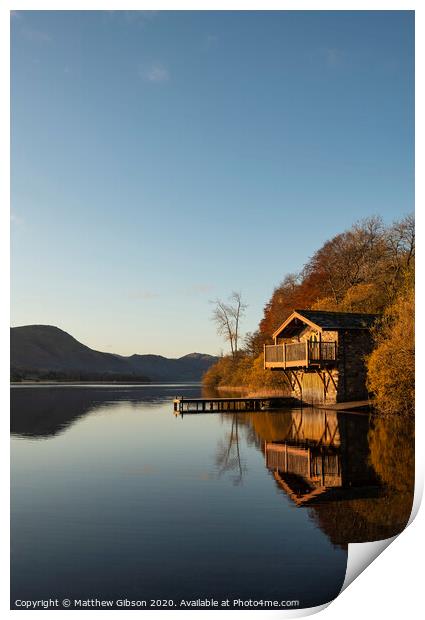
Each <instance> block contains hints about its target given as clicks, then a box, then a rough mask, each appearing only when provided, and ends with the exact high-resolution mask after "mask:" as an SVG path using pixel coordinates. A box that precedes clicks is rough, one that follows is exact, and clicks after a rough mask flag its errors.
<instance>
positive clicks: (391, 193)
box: [11, 11, 414, 357]
mask: <svg viewBox="0 0 425 620" xmlns="http://www.w3.org/2000/svg"><path fill="white" fill-rule="evenodd" d="M11 29H12V38H11V61H12V64H11V72H12V73H11V93H12V97H11V112H12V122H11V135H12V151H11V165H12V175H11V195H12V200H11V228H12V325H25V324H32V323H44V324H52V325H57V326H58V327H61V328H62V329H65V330H66V331H68V332H70V333H71V334H72V335H73V336H75V337H76V338H77V339H79V340H80V341H82V342H84V343H85V344H87V345H89V346H91V347H93V348H96V349H99V350H103V351H114V352H117V353H121V354H124V355H127V354H132V353H136V352H137V353H160V354H163V355H167V356H171V357H174V356H180V355H184V354H185V353H189V352H191V351H202V352H208V353H217V352H219V351H220V349H221V348H224V349H225V345H224V343H222V341H221V339H220V338H219V337H218V336H217V335H216V333H215V328H214V324H213V323H212V321H211V319H210V317H211V311H212V307H211V304H210V303H209V300H211V299H214V298H216V297H223V298H224V297H226V296H227V295H228V294H230V293H231V291H232V290H238V291H241V292H242V293H243V296H244V298H245V300H246V302H247V303H248V304H249V308H248V310H247V314H246V318H245V320H244V325H243V327H244V330H245V331H252V330H254V329H255V328H256V326H257V324H258V321H259V320H260V318H261V315H262V309H263V306H264V304H265V302H266V301H267V300H268V299H269V298H270V295H271V294H272V291H273V288H274V287H275V286H276V285H277V284H278V283H279V282H280V281H281V280H282V279H283V277H284V275H285V274H286V273H289V272H293V271H298V270H299V269H300V268H301V267H302V265H303V264H304V263H305V261H306V260H307V259H308V258H309V256H311V255H312V254H313V253H314V251H315V250H316V249H318V248H319V247H320V246H321V244H322V243H323V242H324V241H325V240H326V239H328V238H330V237H332V236H333V235H335V234H337V233H339V232H342V230H344V229H345V228H347V227H349V226H351V224H352V223H353V222H354V221H356V220H357V219H360V218H362V217H367V216H369V215H373V214H379V215H382V217H383V218H384V220H385V221H386V222H391V221H392V220H394V219H397V218H400V217H402V216H403V215H404V214H406V213H408V212H411V211H412V210H413V200H414V194H413V192H414V185H413V183H414V177H413V174H414V169H413V166H414V161H413V154H414V153H413V140H414V108H413V106H414V83H413V80H414V58H413V49H414V17H413V12H407V11H404V12H403V11H401V12H383V11H381V12H379V11H376V12H372V11H371V12H366V11H358V12H352V11H342V12H333V11H329V12H325V11H323V12H311V11H299V12H297V11H292V12H209V11H205V12H183V11H182V12H143V11H140V12H129V11H112V12H108V11H97V12H96V11H94V12H90V11H87V12H79V11H57V12H55V11H28V12H16V13H14V14H13V15H12V17H11Z"/></svg>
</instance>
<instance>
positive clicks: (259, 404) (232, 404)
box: [173, 396, 299, 413]
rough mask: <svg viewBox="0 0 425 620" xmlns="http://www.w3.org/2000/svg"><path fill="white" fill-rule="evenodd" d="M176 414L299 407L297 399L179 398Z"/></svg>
mask: <svg viewBox="0 0 425 620" xmlns="http://www.w3.org/2000/svg"><path fill="white" fill-rule="evenodd" d="M173 404H174V411H175V413H217V412H222V411H224V412H233V411H268V410H269V409H279V408H281V407H290V406H292V407H293V406H294V405H299V401H297V400H296V399H295V398H288V397H266V396H265V397H263V398H261V397H260V398H246V397H245V398H243V397H241V398H184V397H183V396H178V397H176V398H175V399H174V401H173Z"/></svg>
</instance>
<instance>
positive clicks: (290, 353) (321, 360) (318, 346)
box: [264, 341, 337, 368]
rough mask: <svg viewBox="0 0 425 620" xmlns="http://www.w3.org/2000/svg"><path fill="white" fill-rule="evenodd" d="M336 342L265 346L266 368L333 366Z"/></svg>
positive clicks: (335, 355)
mask: <svg viewBox="0 0 425 620" xmlns="http://www.w3.org/2000/svg"><path fill="white" fill-rule="evenodd" d="M336 357H337V345H336V342H310V341H305V342H295V343H285V344H271V345H265V346H264V368H294V367H300V368H308V367H309V366H320V365H327V364H332V362H335V360H336Z"/></svg>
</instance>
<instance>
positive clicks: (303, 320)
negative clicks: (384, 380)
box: [264, 310, 377, 402]
mask: <svg viewBox="0 0 425 620" xmlns="http://www.w3.org/2000/svg"><path fill="white" fill-rule="evenodd" d="M376 318H377V317H376V315H373V314H360V313H352V312H324V311H319V310H295V311H294V312H293V313H292V314H291V316H289V317H288V318H287V319H286V321H284V323H282V325H281V326H280V327H279V328H278V329H277V330H276V331H275V333H274V334H273V338H274V344H273V345H265V347H264V368H266V369H270V370H273V371H280V372H283V373H285V375H286V378H287V379H288V383H289V384H290V385H291V388H292V390H293V391H294V392H295V393H296V394H297V395H298V396H302V398H303V400H305V401H307V402H317V401H324V400H326V401H328V402H332V401H337V402H344V401H349V400H362V399H365V398H367V390H366V368H365V360H364V358H365V355H367V354H368V353H370V351H371V346H372V339H371V334H370V328H371V327H372V325H373V323H374V322H375V321H376Z"/></svg>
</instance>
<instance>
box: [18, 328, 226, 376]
mask: <svg viewBox="0 0 425 620" xmlns="http://www.w3.org/2000/svg"><path fill="white" fill-rule="evenodd" d="M10 357H11V360H10V365H11V379H12V380H21V379H46V380H48V379H51V380H59V381H60V380H63V381H67V380H68V381H93V380H94V381H96V380H97V381H108V380H115V381H200V380H201V377H202V375H203V373H204V372H205V371H206V370H207V369H208V368H209V367H210V366H211V365H212V364H214V362H215V361H216V360H217V358H216V357H214V356H213V355H207V354H204V353H189V355H185V356H183V357H180V358H178V359H169V358H167V357H163V356H162V355H131V356H130V357H124V356H122V355H117V354H115V353H101V352H100V351H94V350H93V349H90V348H89V347H86V346H85V345H84V344H81V342H78V340H76V339H75V338H73V337H72V336H71V335H70V334H68V333H67V332H65V331H63V330H61V329H59V328H58V327H53V326H52V325H25V326H24V327H12V328H11V330H10Z"/></svg>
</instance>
